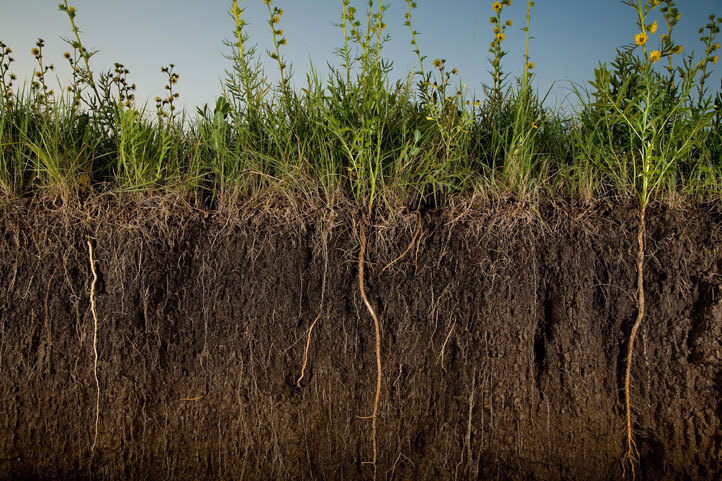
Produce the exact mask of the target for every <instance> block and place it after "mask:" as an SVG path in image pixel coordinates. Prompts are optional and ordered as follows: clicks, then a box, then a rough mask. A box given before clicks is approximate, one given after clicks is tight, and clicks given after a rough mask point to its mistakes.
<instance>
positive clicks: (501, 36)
mask: <svg viewBox="0 0 722 481" xmlns="http://www.w3.org/2000/svg"><path fill="white" fill-rule="evenodd" d="M505 38H506V37H505V36H504V34H503V33H501V32H500V33H497V34H496V40H497V41H499V42H503V41H504V39H505Z"/></svg>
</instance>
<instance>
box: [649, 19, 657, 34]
mask: <svg viewBox="0 0 722 481" xmlns="http://www.w3.org/2000/svg"><path fill="white" fill-rule="evenodd" d="M656 31H657V21H656V20H655V21H654V23H652V25H650V27H649V33H651V34H652V35H654V32H656Z"/></svg>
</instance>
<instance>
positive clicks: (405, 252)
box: [381, 214, 421, 274]
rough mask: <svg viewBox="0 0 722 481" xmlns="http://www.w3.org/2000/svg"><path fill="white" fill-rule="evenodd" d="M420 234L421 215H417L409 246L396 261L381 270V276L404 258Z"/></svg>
mask: <svg viewBox="0 0 722 481" xmlns="http://www.w3.org/2000/svg"><path fill="white" fill-rule="evenodd" d="M420 232H421V214H419V215H418V217H417V225H416V232H414V236H413V237H412V238H411V242H409V246H408V247H407V248H406V250H404V252H402V253H401V255H400V256H398V257H397V258H396V259H394V260H393V261H391V262H389V263H388V264H386V267H384V268H383V269H381V274H383V273H384V271H385V270H386V269H388V268H389V267H391V266H392V265H394V264H396V263H397V262H398V261H400V260H401V259H403V258H404V257H405V256H406V254H408V253H409V251H410V250H411V248H412V247H413V246H414V243H415V242H416V238H417V237H418V236H419V233H420Z"/></svg>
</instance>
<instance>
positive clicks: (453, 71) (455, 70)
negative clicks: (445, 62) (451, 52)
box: [451, 67, 459, 75]
mask: <svg viewBox="0 0 722 481" xmlns="http://www.w3.org/2000/svg"><path fill="white" fill-rule="evenodd" d="M451 73H453V74H454V75H456V74H458V73H459V71H458V70H457V68H456V67H454V68H453V69H451Z"/></svg>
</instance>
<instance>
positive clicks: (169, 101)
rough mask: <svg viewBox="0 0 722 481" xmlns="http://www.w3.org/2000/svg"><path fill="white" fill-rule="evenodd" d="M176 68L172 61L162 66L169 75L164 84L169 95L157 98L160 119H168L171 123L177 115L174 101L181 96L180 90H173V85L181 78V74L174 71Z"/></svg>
mask: <svg viewBox="0 0 722 481" xmlns="http://www.w3.org/2000/svg"><path fill="white" fill-rule="evenodd" d="M174 69H175V65H174V64H172V63H171V64H168V66H163V67H161V68H160V71H161V73H163V74H165V75H166V76H167V77H168V82H167V83H166V84H165V85H164V86H163V89H164V90H165V91H166V92H167V97H156V98H155V109H156V115H157V117H158V121H159V122H162V119H164V118H165V119H168V124H169V125H170V124H171V123H173V121H174V120H175V118H176V116H177V114H176V112H175V110H176V106H175V105H174V102H175V101H176V100H178V98H179V97H180V94H179V93H178V92H174V91H173V87H174V86H175V85H176V84H177V83H178V79H179V78H180V75H178V74H177V73H176V72H174V71H173V70H174ZM166 106H168V110H166Z"/></svg>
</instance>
